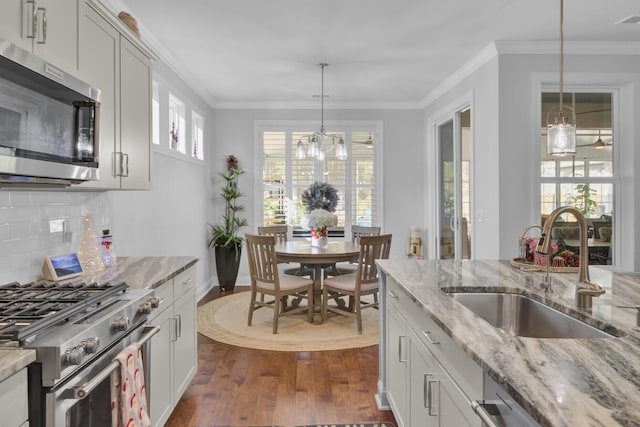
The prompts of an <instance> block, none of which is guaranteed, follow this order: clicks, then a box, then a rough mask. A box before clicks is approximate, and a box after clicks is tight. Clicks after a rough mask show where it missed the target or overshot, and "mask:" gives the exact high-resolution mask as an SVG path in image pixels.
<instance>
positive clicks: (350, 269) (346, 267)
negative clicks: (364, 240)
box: [325, 225, 380, 276]
mask: <svg viewBox="0 0 640 427" xmlns="http://www.w3.org/2000/svg"><path fill="white" fill-rule="evenodd" d="M379 235H380V227H375V226H372V227H370V226H365V225H352V226H351V241H352V242H353V243H358V242H359V241H360V236H379ZM357 265H358V261H357V260H354V261H350V262H342V263H338V264H333V265H332V266H330V267H329V268H327V269H326V271H325V273H326V274H327V275H330V276H339V275H342V274H352V273H355V272H356V270H357Z"/></svg>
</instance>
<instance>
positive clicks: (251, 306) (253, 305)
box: [247, 289, 257, 326]
mask: <svg viewBox="0 0 640 427" xmlns="http://www.w3.org/2000/svg"><path fill="white" fill-rule="evenodd" d="M256 293H257V292H256V290H255V289H251V302H250V303H249V319H248V321H247V325H249V326H251V322H252V321H253V311H254V310H255V309H256Z"/></svg>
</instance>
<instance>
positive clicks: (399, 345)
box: [398, 335, 407, 363]
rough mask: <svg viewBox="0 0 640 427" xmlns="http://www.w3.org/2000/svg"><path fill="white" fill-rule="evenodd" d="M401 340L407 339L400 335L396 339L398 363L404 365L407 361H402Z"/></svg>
mask: <svg viewBox="0 0 640 427" xmlns="http://www.w3.org/2000/svg"><path fill="white" fill-rule="evenodd" d="M402 338H404V339H407V337H404V336H402V335H400V336H399V337H398V362H402V363H404V362H406V361H407V359H406V358H405V359H404V360H403V359H402Z"/></svg>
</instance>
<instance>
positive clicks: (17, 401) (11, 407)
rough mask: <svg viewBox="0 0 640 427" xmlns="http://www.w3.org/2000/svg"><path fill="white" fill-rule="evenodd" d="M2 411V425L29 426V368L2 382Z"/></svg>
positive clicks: (0, 389)
mask: <svg viewBox="0 0 640 427" xmlns="http://www.w3.org/2000/svg"><path fill="white" fill-rule="evenodd" d="M0 413H1V414H2V422H1V423H0V424H1V425H2V426H6V427H28V426H29V408H28V406H27V368H24V369H22V370H20V371H18V372H17V373H15V374H14V375H12V376H10V377H9V378H7V379H5V380H4V381H2V382H0Z"/></svg>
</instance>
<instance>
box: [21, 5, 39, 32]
mask: <svg viewBox="0 0 640 427" xmlns="http://www.w3.org/2000/svg"><path fill="white" fill-rule="evenodd" d="M25 3H26V4H27V5H31V7H32V12H31V13H30V15H31V19H29V18H27V24H28V23H29V21H31V32H29V26H28V25H27V28H26V33H27V35H26V37H27V38H28V39H35V38H36V37H37V35H38V3H36V2H35V0H27V1H26V2H25ZM23 4H24V3H23ZM27 7H28V6H27ZM25 9H26V8H25Z"/></svg>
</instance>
